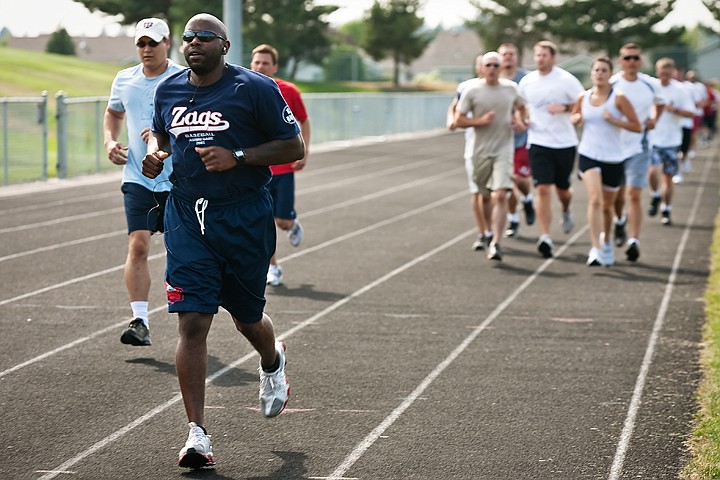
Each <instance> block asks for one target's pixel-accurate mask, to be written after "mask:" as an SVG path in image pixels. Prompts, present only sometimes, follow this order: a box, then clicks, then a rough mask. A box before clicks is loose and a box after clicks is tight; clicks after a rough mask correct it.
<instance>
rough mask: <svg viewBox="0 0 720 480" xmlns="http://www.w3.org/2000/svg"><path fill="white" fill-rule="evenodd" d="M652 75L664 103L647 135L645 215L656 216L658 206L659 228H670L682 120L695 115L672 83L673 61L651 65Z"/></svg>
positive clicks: (679, 86) (681, 88)
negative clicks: (648, 161) (648, 159)
mask: <svg viewBox="0 0 720 480" xmlns="http://www.w3.org/2000/svg"><path fill="white" fill-rule="evenodd" d="M655 75H656V76H657V77H658V79H659V81H660V94H661V95H662V97H663V98H664V100H665V108H664V110H663V114H662V115H661V116H660V118H659V119H658V121H657V123H656V124H655V128H654V129H653V130H651V131H650V143H651V144H652V146H653V152H652V166H651V167H650V188H651V190H652V197H651V200H650V208H649V209H648V215H650V216H651V217H653V216H655V215H657V212H658V206H659V207H660V210H661V211H662V223H663V225H666V226H670V225H672V220H671V217H670V212H671V210H672V206H671V205H672V195H673V182H672V177H673V176H674V175H676V174H677V173H678V171H679V165H678V151H679V150H680V145H681V144H682V140H683V133H682V120H683V118H692V117H693V116H694V115H695V104H694V102H693V100H692V97H691V96H690V92H688V90H687V88H685V87H684V86H683V85H682V83H680V82H678V81H677V80H675V79H674V78H673V77H674V76H675V61H674V60H673V59H672V58H668V57H664V58H661V59H659V60H658V61H657V62H655ZM661 171H662V178H663V182H662V193H660V191H659V188H660V172H661ZM661 202H662V203H661Z"/></svg>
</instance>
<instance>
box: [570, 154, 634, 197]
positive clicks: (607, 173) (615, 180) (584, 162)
mask: <svg viewBox="0 0 720 480" xmlns="http://www.w3.org/2000/svg"><path fill="white" fill-rule="evenodd" d="M623 163H624V162H620V163H607V162H600V161H597V160H593V159H592V158H588V157H586V156H585V155H579V157H578V171H579V172H581V176H582V173H584V172H586V171H587V170H590V169H591V168H599V169H600V176H601V177H602V184H603V186H604V187H607V189H609V190H615V191H617V190H620V187H621V186H622V184H623V180H624V178H625V167H624V166H623Z"/></svg>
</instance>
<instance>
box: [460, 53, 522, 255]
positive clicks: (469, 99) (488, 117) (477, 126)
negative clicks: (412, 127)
mask: <svg viewBox="0 0 720 480" xmlns="http://www.w3.org/2000/svg"><path fill="white" fill-rule="evenodd" d="M481 64H482V76H483V78H481V79H480V80H479V81H478V82H477V83H475V84H473V85H472V86H470V87H468V88H466V89H464V90H463V92H462V94H461V95H460V100H459V101H458V104H457V109H456V112H455V124H456V125H457V126H458V127H465V128H467V127H473V128H474V131H475V143H474V147H473V153H472V161H473V180H474V181H475V183H476V184H477V186H478V188H479V189H480V192H481V193H484V192H492V241H491V242H490V244H489V245H488V252H487V257H488V259H490V260H497V261H500V260H502V258H503V251H502V249H501V247H500V242H501V241H502V238H503V232H504V231H505V223H506V221H507V197H508V193H509V192H510V191H511V190H512V188H513V184H514V182H513V156H514V153H515V146H514V137H513V115H514V116H515V117H516V118H517V121H518V122H520V121H521V119H524V118H525V117H527V113H526V112H525V102H524V101H523V99H522V98H521V97H520V95H519V94H518V91H517V84H516V83H515V82H513V81H512V80H508V79H505V78H500V65H501V64H502V57H501V56H500V54H499V53H497V52H488V53H486V54H485V55H483V56H482V63H481ZM513 109H514V112H513Z"/></svg>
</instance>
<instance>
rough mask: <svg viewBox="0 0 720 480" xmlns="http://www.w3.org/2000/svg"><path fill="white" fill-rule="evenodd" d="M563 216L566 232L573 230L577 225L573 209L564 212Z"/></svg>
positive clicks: (563, 225) (564, 230)
mask: <svg viewBox="0 0 720 480" xmlns="http://www.w3.org/2000/svg"><path fill="white" fill-rule="evenodd" d="M562 215H563V218H562V229H563V232H564V233H566V234H567V233H570V232H572V229H573V228H574V227H575V219H574V218H573V214H572V212H571V211H567V212H563V214H562Z"/></svg>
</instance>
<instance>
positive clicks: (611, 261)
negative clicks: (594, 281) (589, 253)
mask: <svg viewBox="0 0 720 480" xmlns="http://www.w3.org/2000/svg"><path fill="white" fill-rule="evenodd" d="M601 248H602V253H601V256H602V260H601V261H602V264H603V265H605V266H606V267H609V266H611V265H615V247H614V246H613V244H612V242H605V243H603V244H602V247H601Z"/></svg>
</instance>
